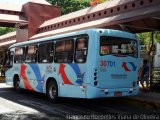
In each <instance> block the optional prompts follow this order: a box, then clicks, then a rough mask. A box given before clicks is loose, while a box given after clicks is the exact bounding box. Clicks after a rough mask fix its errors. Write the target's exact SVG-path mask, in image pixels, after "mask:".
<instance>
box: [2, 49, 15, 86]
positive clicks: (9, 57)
mask: <svg viewBox="0 0 160 120" xmlns="http://www.w3.org/2000/svg"><path fill="white" fill-rule="evenodd" d="M3 70H4V73H5V74H6V76H7V78H6V83H7V84H8V85H12V84H13V52H12V51H10V50H8V51H7V54H6V57H5V63H4V65H3Z"/></svg>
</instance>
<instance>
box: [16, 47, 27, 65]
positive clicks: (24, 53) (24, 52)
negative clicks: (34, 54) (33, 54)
mask: <svg viewBox="0 0 160 120" xmlns="http://www.w3.org/2000/svg"><path fill="white" fill-rule="evenodd" d="M16 48H22V49H23V54H22V55H16ZM14 51H15V52H14V55H13V58H14V59H13V62H14V64H22V63H25V60H26V46H19V47H15V50H14ZM15 56H23V57H24V61H23V62H18V63H16V62H15Z"/></svg>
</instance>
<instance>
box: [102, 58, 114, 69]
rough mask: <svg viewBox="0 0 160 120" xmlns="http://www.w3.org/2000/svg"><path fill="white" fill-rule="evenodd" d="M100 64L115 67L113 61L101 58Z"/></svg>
mask: <svg viewBox="0 0 160 120" xmlns="http://www.w3.org/2000/svg"><path fill="white" fill-rule="evenodd" d="M100 66H102V67H115V66H116V65H115V61H106V60H101V64H100Z"/></svg>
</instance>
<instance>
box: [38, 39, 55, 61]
mask: <svg viewBox="0 0 160 120" xmlns="http://www.w3.org/2000/svg"><path fill="white" fill-rule="evenodd" d="M50 43H52V49H53V52H50V54H53V56H52V61H51V62H39V55H40V54H39V53H40V51H39V46H40V45H44V44H50ZM54 56H55V42H54V41H48V42H42V43H38V50H37V57H38V59H37V62H38V64H45V63H46V64H47V63H53V61H54Z"/></svg>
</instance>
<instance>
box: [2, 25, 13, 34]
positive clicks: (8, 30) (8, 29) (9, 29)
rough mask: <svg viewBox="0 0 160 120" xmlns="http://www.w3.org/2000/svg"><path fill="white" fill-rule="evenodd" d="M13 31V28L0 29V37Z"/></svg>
mask: <svg viewBox="0 0 160 120" xmlns="http://www.w3.org/2000/svg"><path fill="white" fill-rule="evenodd" d="M13 31H15V28H8V27H0V35H4V34H6V33H9V32H13Z"/></svg>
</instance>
